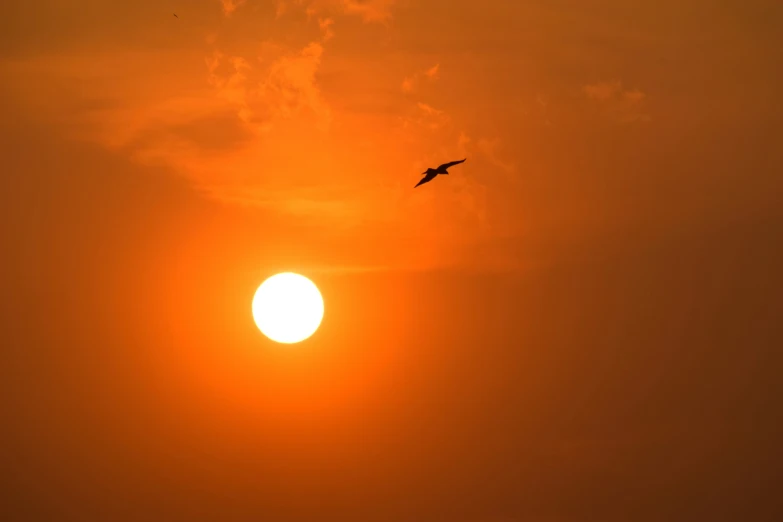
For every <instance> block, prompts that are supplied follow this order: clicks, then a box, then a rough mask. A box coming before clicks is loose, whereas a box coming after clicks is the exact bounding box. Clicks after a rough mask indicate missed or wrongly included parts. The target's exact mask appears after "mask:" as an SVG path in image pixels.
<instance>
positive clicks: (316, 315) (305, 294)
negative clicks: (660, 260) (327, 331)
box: [253, 272, 324, 344]
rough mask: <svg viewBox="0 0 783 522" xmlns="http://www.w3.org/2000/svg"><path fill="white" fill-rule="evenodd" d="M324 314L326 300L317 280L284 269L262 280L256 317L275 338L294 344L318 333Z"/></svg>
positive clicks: (254, 314) (281, 341) (257, 299)
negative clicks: (315, 281) (314, 281)
mask: <svg viewBox="0 0 783 522" xmlns="http://www.w3.org/2000/svg"><path fill="white" fill-rule="evenodd" d="M323 316H324V301H323V298H322V297H321V292H319V291H318V287H316V286H315V283H313V282H312V281H310V280H309V279H307V278H306V277H305V276H302V275H299V274H294V273H292V272H284V273H281V274H276V275H273V276H272V277H270V278H269V279H267V280H266V281H264V282H263V283H261V286H259V287H258V290H256V294H255V296H254V297H253V319H254V320H255V322H256V325H257V326H258V329H259V330H261V333H263V334H264V335H266V336H267V337H268V338H270V339H271V340H273V341H276V342H278V343H285V344H293V343H298V342H301V341H304V340H305V339H307V338H308V337H310V336H311V335H313V334H314V333H315V331H316V330H317V329H318V327H319V326H320V325H321V320H322V319H323Z"/></svg>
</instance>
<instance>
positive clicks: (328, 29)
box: [318, 18, 334, 42]
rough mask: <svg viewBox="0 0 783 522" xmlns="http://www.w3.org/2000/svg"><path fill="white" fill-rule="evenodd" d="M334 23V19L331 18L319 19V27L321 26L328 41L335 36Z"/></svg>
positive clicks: (324, 37) (325, 39)
mask: <svg viewBox="0 0 783 522" xmlns="http://www.w3.org/2000/svg"><path fill="white" fill-rule="evenodd" d="M332 25H334V20H332V19H331V18H319V19H318V27H320V28H321V33H322V34H323V41H324V42H327V41H329V40H331V39H332V37H333V36H334V31H333V30H332Z"/></svg>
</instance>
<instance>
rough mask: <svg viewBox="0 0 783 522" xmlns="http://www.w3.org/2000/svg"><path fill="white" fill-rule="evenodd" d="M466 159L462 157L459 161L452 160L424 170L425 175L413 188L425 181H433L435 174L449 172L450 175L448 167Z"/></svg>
mask: <svg viewBox="0 0 783 522" xmlns="http://www.w3.org/2000/svg"><path fill="white" fill-rule="evenodd" d="M465 159H468V158H465ZM465 159H461V160H459V161H450V162H449V163H444V164H443V165H441V166H440V167H438V168H437V169H433V168H429V169H427V170H425V171H424V172H422V174H423V175H424V177H423V178H421V180H420V181H419V182H418V183H416V186H414V187H413V188H416V187H418V186H419V185H423V184H424V183H428V182H430V181H432V180H433V179H435V176H437V175H438V174H447V175H448V173H449V171H448V170H446V169H448V168H449V167H453V166H454V165H459V164H460V163H462V162H463V161H465Z"/></svg>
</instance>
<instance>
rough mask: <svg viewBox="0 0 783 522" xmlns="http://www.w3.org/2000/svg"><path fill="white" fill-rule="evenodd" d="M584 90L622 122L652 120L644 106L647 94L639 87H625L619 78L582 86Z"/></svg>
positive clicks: (588, 96) (591, 98)
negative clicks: (629, 88)
mask: <svg viewBox="0 0 783 522" xmlns="http://www.w3.org/2000/svg"><path fill="white" fill-rule="evenodd" d="M582 91H583V92H584V93H585V95H586V96H587V98H589V99H590V100H593V101H594V102H596V103H598V104H600V105H601V106H603V107H604V108H605V109H606V110H608V111H609V113H610V114H612V115H613V116H614V117H615V119H617V120H618V121H620V122H621V123H631V122H644V121H649V120H650V116H649V114H647V112H646V111H645V106H644V105H645V101H646V98H647V95H646V94H645V93H644V92H642V91H640V90H638V89H631V90H628V89H625V88H623V84H622V82H620V81H619V80H613V81H607V82H598V83H593V84H588V85H585V86H584V87H582Z"/></svg>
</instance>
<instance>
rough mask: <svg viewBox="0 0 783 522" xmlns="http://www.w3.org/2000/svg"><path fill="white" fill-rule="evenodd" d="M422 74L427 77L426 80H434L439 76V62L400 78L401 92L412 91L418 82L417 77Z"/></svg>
mask: <svg viewBox="0 0 783 522" xmlns="http://www.w3.org/2000/svg"><path fill="white" fill-rule="evenodd" d="M422 76H424V77H425V78H427V80H428V81H435V80H437V79H438V78H439V77H440V64H439V63H436V64H435V65H433V66H432V67H430V68H429V69H426V70H424V71H419V72H416V73H414V74H413V75H411V76H406V77H405V78H404V79H403V80H402V85H401V88H402V92H405V93H412V92H414V91H415V90H416V88H417V87H418V84H419V79H420V78H421V77H422Z"/></svg>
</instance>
